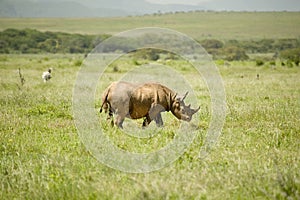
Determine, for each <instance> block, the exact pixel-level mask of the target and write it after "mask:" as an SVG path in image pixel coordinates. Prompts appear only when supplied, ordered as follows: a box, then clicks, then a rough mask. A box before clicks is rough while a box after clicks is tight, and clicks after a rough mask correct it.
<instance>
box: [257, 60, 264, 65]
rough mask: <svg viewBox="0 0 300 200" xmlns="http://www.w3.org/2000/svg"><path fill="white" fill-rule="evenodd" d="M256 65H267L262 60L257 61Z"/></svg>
mask: <svg viewBox="0 0 300 200" xmlns="http://www.w3.org/2000/svg"><path fill="white" fill-rule="evenodd" d="M255 63H256V66H262V65H264V64H265V63H264V61H263V60H261V59H257V60H256V61H255Z"/></svg>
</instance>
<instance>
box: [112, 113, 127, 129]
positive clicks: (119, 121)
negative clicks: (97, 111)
mask: <svg viewBox="0 0 300 200" xmlns="http://www.w3.org/2000/svg"><path fill="white" fill-rule="evenodd" d="M124 119H125V116H123V115H120V114H117V115H116V120H115V123H114V124H115V125H116V126H117V127H119V128H123V122H124Z"/></svg>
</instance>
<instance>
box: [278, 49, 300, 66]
mask: <svg viewBox="0 0 300 200" xmlns="http://www.w3.org/2000/svg"><path fill="white" fill-rule="evenodd" d="M280 58H281V59H285V60H288V62H293V63H295V65H296V66H299V63H300V48H293V49H287V50H284V51H281V52H280Z"/></svg>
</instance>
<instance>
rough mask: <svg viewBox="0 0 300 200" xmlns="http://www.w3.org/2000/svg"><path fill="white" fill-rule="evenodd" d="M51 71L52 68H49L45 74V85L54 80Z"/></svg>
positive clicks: (43, 77) (43, 76)
mask: <svg viewBox="0 0 300 200" xmlns="http://www.w3.org/2000/svg"><path fill="white" fill-rule="evenodd" d="M51 71H52V70H51V68H49V69H48V71H45V72H43V75H42V79H43V80H44V83H46V82H47V81H49V80H50V79H51V78H52V76H51Z"/></svg>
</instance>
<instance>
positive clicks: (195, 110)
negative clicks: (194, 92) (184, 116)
mask: <svg viewBox="0 0 300 200" xmlns="http://www.w3.org/2000/svg"><path fill="white" fill-rule="evenodd" d="M199 110H200V106H199V107H198V108H197V109H192V113H193V114H195V113H196V112H198V111H199Z"/></svg>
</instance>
